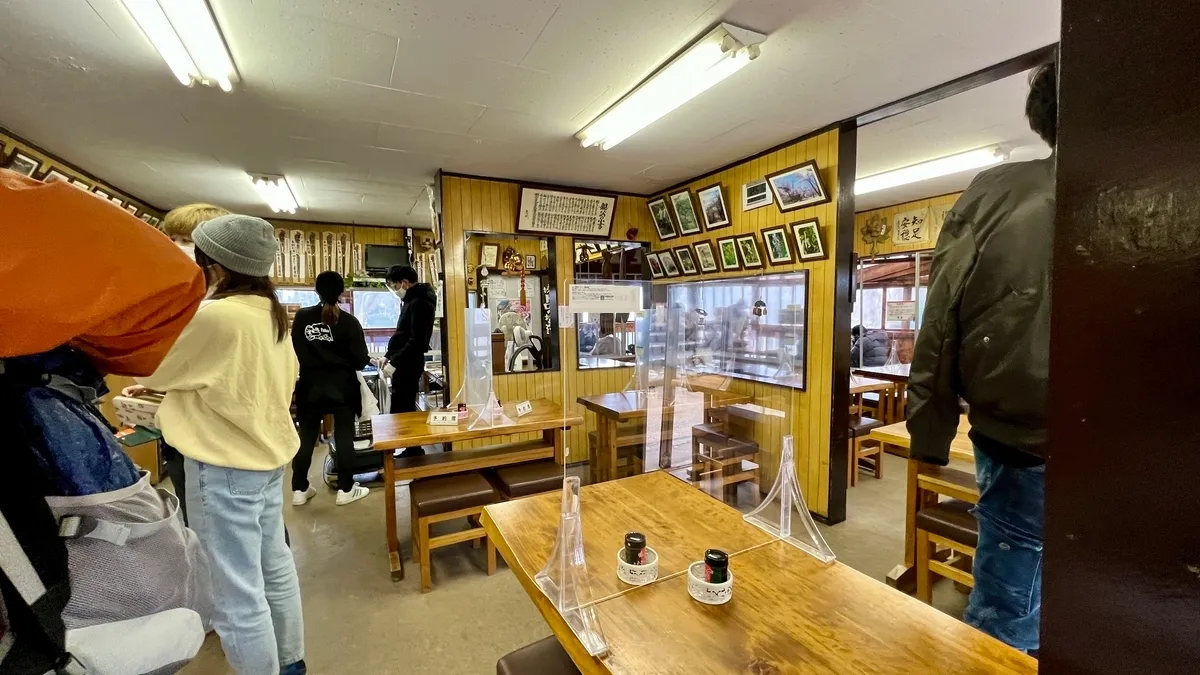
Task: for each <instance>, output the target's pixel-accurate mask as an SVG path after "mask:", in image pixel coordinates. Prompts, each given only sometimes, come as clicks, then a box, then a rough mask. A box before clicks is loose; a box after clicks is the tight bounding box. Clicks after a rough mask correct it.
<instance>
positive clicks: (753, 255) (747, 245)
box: [737, 234, 763, 269]
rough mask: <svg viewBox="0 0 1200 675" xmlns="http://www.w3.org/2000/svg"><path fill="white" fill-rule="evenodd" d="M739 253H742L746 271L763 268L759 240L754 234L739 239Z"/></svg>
mask: <svg viewBox="0 0 1200 675" xmlns="http://www.w3.org/2000/svg"><path fill="white" fill-rule="evenodd" d="M737 245H738V251H741V253H742V263H743V264H745V266H746V269H751V268H755V267H762V266H763V261H762V256H761V255H759V253H758V240H757V239H755V238H754V235H752V234H744V235H742V236H740V237H738V238H737Z"/></svg>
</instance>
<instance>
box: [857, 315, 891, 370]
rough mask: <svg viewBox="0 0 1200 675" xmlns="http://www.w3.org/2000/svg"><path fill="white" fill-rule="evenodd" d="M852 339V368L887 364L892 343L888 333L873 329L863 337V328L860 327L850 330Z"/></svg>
mask: <svg viewBox="0 0 1200 675" xmlns="http://www.w3.org/2000/svg"><path fill="white" fill-rule="evenodd" d="M850 339H851V341H852V342H853V344H851V345H850V367H851V368H865V367H867V366H882V365H884V364H886V363H887V358H888V343H889V342H891V338H889V337H888V334H887V331H883V330H875V329H872V330H867V334H866V335H863V327H862V326H861V325H858V326H855V327H854V328H851V329H850ZM860 359H861V361H862V362H861V363H860V362H859V361H860Z"/></svg>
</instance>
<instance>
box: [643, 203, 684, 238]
mask: <svg viewBox="0 0 1200 675" xmlns="http://www.w3.org/2000/svg"><path fill="white" fill-rule="evenodd" d="M646 206H648V207H650V217H651V218H653V219H654V229H656V230H658V238H659V239H662V240H667V239H672V238H674V237H678V236H679V234H678V233H677V232H676V231H675V222H674V221H672V220H671V212H670V211H668V210H667V200H665V199H662V198H659V199H651V200H650V201H648V202H646Z"/></svg>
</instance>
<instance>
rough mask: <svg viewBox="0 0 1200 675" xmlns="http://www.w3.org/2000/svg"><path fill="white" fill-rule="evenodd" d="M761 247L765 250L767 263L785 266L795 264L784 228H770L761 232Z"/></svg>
mask: <svg viewBox="0 0 1200 675" xmlns="http://www.w3.org/2000/svg"><path fill="white" fill-rule="evenodd" d="M762 238H763V247H764V248H766V250H767V262H769V263H771V264H772V265H786V264H788V263H791V262H795V261H796V258H795V256H794V255H793V254H792V244H791V242H789V241H788V236H787V228H786V227H771V228H768V229H765V230H763V231H762Z"/></svg>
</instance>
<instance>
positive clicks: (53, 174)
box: [42, 169, 71, 185]
mask: <svg viewBox="0 0 1200 675" xmlns="http://www.w3.org/2000/svg"><path fill="white" fill-rule="evenodd" d="M58 181H62V182H64V183H66V184H68V185H70V184H71V177H70V176H68V175H67V174H65V173H60V172H59V171H57V170H55V169H50V170H49V171H47V172H46V177H45V178H43V179H42V182H43V183H57V182H58Z"/></svg>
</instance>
